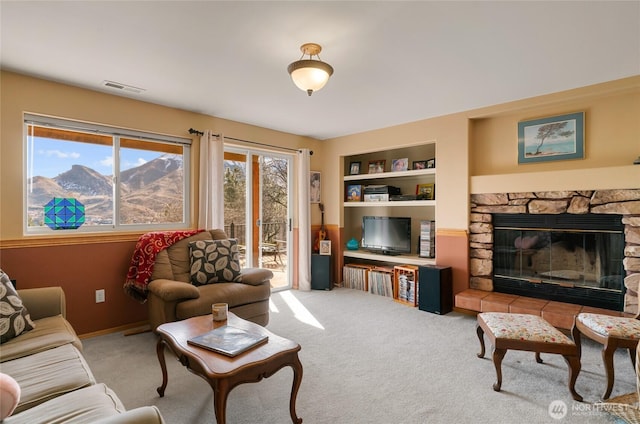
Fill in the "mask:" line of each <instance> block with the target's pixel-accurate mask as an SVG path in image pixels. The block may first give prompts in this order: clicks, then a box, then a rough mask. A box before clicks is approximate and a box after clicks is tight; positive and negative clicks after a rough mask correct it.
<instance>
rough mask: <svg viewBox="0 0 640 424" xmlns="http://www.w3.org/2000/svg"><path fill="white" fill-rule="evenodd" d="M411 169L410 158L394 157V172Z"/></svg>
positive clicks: (392, 162)
mask: <svg viewBox="0 0 640 424" xmlns="http://www.w3.org/2000/svg"><path fill="white" fill-rule="evenodd" d="M407 169H409V158H400V159H393V160H392V161H391V171H392V172H402V171H406V170H407Z"/></svg>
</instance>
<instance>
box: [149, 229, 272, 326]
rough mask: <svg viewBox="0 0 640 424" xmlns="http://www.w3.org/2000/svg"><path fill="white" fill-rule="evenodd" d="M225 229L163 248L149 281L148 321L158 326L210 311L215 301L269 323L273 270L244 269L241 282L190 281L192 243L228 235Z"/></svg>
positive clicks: (234, 310) (249, 318) (237, 313)
mask: <svg viewBox="0 0 640 424" xmlns="http://www.w3.org/2000/svg"><path fill="white" fill-rule="evenodd" d="M227 238H228V237H227V235H226V234H225V232H224V231H223V230H218V229H215V230H208V231H203V232H200V233H198V234H195V235H193V236H191V237H187V238H185V239H182V240H180V241H178V242H176V243H174V244H173V245H171V246H170V247H168V248H166V249H164V250H162V251H160V252H159V253H158V254H157V256H156V258H155V264H154V267H153V274H152V275H151V281H150V282H149V285H148V291H149V294H148V297H147V304H148V308H149V323H150V325H151V328H152V329H153V330H154V331H155V329H156V328H157V327H158V326H159V325H160V324H164V323H165V322H173V321H177V320H183V319H187V318H191V317H194V316H200V315H207V314H210V313H211V305H212V304H213V303H218V302H224V303H228V304H229V310H230V311H231V312H233V313H234V314H236V315H238V316H239V317H240V318H243V319H246V320H249V321H253V322H255V323H257V324H260V325H263V326H264V325H267V324H268V323H269V297H270V296H271V284H270V281H271V279H272V278H273V273H272V272H271V271H270V270H268V269H263V268H245V269H243V270H241V274H242V282H241V283H214V284H206V285H202V286H195V285H193V284H191V282H190V281H191V257H190V253H189V243H191V242H193V241H198V240H223V239H227Z"/></svg>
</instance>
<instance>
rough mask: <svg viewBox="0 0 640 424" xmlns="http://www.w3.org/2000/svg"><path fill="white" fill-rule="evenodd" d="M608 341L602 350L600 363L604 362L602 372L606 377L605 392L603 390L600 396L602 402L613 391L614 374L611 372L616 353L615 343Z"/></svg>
mask: <svg viewBox="0 0 640 424" xmlns="http://www.w3.org/2000/svg"><path fill="white" fill-rule="evenodd" d="M609 341H610V340H607V343H606V344H605V345H604V347H603V348H602V362H604V371H605V374H606V376H607V390H605V392H604V395H603V396H602V399H603V400H607V399H609V396H610V395H611V391H612V390H613V380H614V378H615V373H614V370H613V354H614V353H615V351H616V347H617V346H616V345H615V343H609Z"/></svg>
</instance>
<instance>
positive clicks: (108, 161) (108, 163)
mask: <svg viewBox="0 0 640 424" xmlns="http://www.w3.org/2000/svg"><path fill="white" fill-rule="evenodd" d="M98 163H99V164H100V165H101V166H108V167H112V166H113V156H105V158H104V159H102V160H101V161H99V162H98Z"/></svg>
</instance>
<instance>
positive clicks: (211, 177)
mask: <svg viewBox="0 0 640 424" xmlns="http://www.w3.org/2000/svg"><path fill="white" fill-rule="evenodd" d="M186 177H187V176H186V175H185V178H186ZM198 212H199V213H198V228H203V229H207V230H209V229H224V136H222V135H219V136H217V135H215V134H212V133H211V131H210V130H206V131H205V132H204V134H203V135H202V137H200V204H199V205H198Z"/></svg>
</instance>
